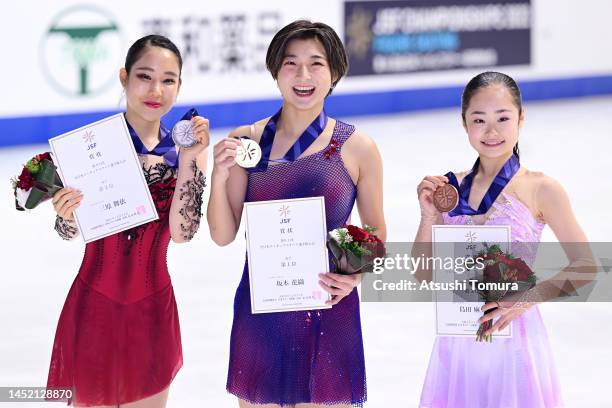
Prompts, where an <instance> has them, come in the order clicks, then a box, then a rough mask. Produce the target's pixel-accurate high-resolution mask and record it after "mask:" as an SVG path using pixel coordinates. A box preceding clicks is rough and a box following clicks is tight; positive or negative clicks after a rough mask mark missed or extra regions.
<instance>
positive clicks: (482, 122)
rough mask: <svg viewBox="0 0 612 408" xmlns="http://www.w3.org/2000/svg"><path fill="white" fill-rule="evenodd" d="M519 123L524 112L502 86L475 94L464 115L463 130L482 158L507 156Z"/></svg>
mask: <svg viewBox="0 0 612 408" xmlns="http://www.w3.org/2000/svg"><path fill="white" fill-rule="evenodd" d="M522 124H523V113H522V112H519V108H518V107H517V106H516V104H515V102H514V98H513V96H512V94H511V93H510V91H509V90H508V89H507V88H506V87H505V86H504V85H502V84H493V85H490V86H487V87H484V88H481V89H479V90H478V91H476V92H475V93H474V94H473V95H472V97H471V99H470V101H469V105H468V107H467V110H466V112H465V119H464V127H465V129H466V131H467V133H468V138H469V140H470V144H471V145H472V147H473V148H474V149H476V151H477V152H478V154H479V155H480V156H483V157H488V158H498V157H505V156H510V155H511V154H512V149H513V147H514V145H516V143H517V142H518V136H519V129H520V127H521V126H522Z"/></svg>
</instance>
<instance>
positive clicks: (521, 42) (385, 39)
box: [344, 0, 532, 76]
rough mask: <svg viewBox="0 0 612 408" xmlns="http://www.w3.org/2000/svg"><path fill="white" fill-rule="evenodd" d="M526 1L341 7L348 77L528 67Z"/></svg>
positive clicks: (424, 0) (433, 0)
mask: <svg viewBox="0 0 612 408" xmlns="http://www.w3.org/2000/svg"><path fill="white" fill-rule="evenodd" d="M531 12H532V10H531V0H409V1H407V0H399V1H347V2H345V3H344V28H345V29H344V33H345V34H344V35H345V38H344V40H345V44H346V46H347V49H348V52H349V58H350V70H349V75H350V76H358V75H377V74H395V73H409V72H422V71H437V70H448V69H462V68H474V67H494V66H502V65H525V64H529V63H530V62H531Z"/></svg>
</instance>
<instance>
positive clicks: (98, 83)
mask: <svg viewBox="0 0 612 408" xmlns="http://www.w3.org/2000/svg"><path fill="white" fill-rule="evenodd" d="M123 48H124V42H123V39H122V37H121V31H120V29H119V27H118V26H117V23H116V20H115V19H114V18H113V17H112V16H111V14H110V13H108V12H107V11H106V10H104V9H101V8H98V7H92V6H85V5H82V6H75V7H71V8H68V9H65V10H63V11H61V12H60V13H59V14H58V15H57V16H55V17H54V18H53V19H52V20H51V24H50V26H49V28H48V29H47V30H46V32H45V35H44V37H43V40H42V42H41V58H42V64H41V66H42V69H43V71H44V73H45V75H46V76H47V78H48V80H49V82H50V83H51V84H52V85H53V87H54V88H56V89H57V90H58V91H59V92H61V93H64V94H67V95H71V96H90V95H94V94H98V93H100V92H102V91H104V90H105V89H107V88H108V87H110V86H112V85H114V84H116V82H117V75H118V74H117V72H118V69H119V67H121V66H122V57H123V52H124V50H123Z"/></svg>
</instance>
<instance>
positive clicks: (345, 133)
mask: <svg viewBox="0 0 612 408" xmlns="http://www.w3.org/2000/svg"><path fill="white" fill-rule="evenodd" d="M354 132H355V126H353V125H349V124H347V123H344V122H342V121H339V120H337V119H336V126H335V129H334V134H333V135H332V140H335V141H336V143H337V144H338V147H342V145H343V144H344V142H346V141H347V140H348V138H349V137H351V135H352V134H353V133H354Z"/></svg>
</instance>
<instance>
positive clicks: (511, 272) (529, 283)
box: [476, 244, 536, 342]
mask: <svg viewBox="0 0 612 408" xmlns="http://www.w3.org/2000/svg"><path fill="white" fill-rule="evenodd" d="M478 257H479V258H481V259H482V260H483V263H484V269H483V282H484V283H485V284H486V283H495V284H497V285H489V286H488V287H493V289H486V290H479V291H478V293H479V294H480V296H481V298H482V299H483V301H485V302H498V301H500V300H502V299H503V298H504V296H506V295H507V293H508V291H509V286H511V285H504V284H505V283H510V284H516V285H512V286H514V287H515V288H517V290H514V291H515V292H517V291H518V292H522V291H526V290H529V289H531V288H532V287H534V286H535V284H536V276H535V274H534V273H533V271H532V270H531V268H530V267H529V266H528V265H527V264H526V263H525V261H523V260H522V259H520V258H516V257H514V256H513V255H512V254H510V253H504V252H503V251H502V250H501V249H500V247H499V245H491V246H488V245H487V244H485V250H484V251H482V252H480V253H479V254H478ZM485 287H487V285H485ZM495 288H498V289H495ZM493 310H495V309H489V310H487V311H486V312H485V314H487V313H490V312H492V311H493ZM492 326H493V320H492V319H491V320H487V321H486V322H484V323H481V324H480V326H479V327H478V331H477V332H476V340H477V341H488V342H491V341H492V340H493V338H492V335H491V334H486V335H485V334H484V333H485V332H486V331H487V330H489V329H490V328H491V327H492Z"/></svg>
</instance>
